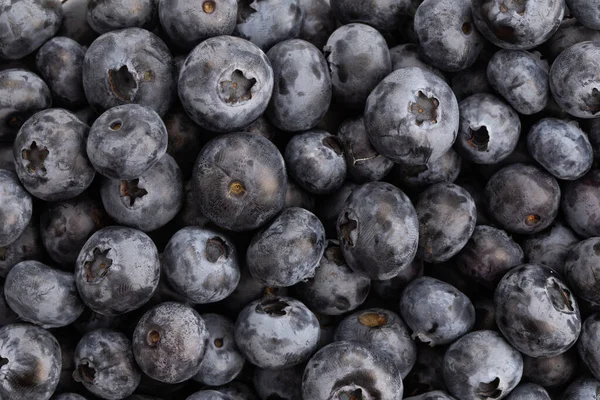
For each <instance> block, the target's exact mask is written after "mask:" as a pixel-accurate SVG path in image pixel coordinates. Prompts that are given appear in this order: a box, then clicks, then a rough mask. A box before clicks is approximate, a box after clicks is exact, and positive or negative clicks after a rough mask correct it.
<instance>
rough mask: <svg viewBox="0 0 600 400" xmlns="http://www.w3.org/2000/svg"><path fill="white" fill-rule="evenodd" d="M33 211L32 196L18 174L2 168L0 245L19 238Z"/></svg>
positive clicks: (5, 245) (0, 179)
mask: <svg viewBox="0 0 600 400" xmlns="http://www.w3.org/2000/svg"><path fill="white" fill-rule="evenodd" d="M32 213H33V202H32V200H31V196H30V195H29V193H27V192H26V191H25V189H23V186H21V182H19V179H18V178H17V176H16V175H15V174H14V173H12V172H10V171H7V170H5V169H0V219H1V220H2V224H0V247H2V248H3V247H7V246H9V245H10V244H11V243H13V242H15V241H16V240H17V239H19V237H20V236H21V235H22V234H23V232H25V229H26V228H27V225H28V224H29V221H30V220H31V215H32ZM4 253H5V252H4ZM5 257H6V253H5Z"/></svg>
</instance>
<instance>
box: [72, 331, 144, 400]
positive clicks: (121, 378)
mask: <svg viewBox="0 0 600 400" xmlns="http://www.w3.org/2000/svg"><path fill="white" fill-rule="evenodd" d="M74 359H75V371H73V378H74V379H75V380H76V381H77V382H81V383H82V384H83V386H85V388H86V389H87V390H89V391H90V392H92V393H93V394H94V395H96V396H99V397H101V398H103V399H109V400H118V399H122V398H124V397H127V396H129V395H130V394H132V393H133V392H134V391H135V389H136V388H137V387H138V385H139V383H140V379H141V377H142V373H141V371H140V370H139V368H138V366H137V365H136V363H135V359H134V358H133V349H132V346H131V342H130V341H129V339H128V338H127V337H126V336H125V335H124V334H122V333H120V332H116V331H111V330H108V329H98V330H95V331H92V332H89V333H87V334H85V335H84V336H83V337H82V338H81V340H80V341H79V343H78V344H77V348H76V349H75V357H74Z"/></svg>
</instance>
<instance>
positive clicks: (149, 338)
mask: <svg viewBox="0 0 600 400" xmlns="http://www.w3.org/2000/svg"><path fill="white" fill-rule="evenodd" d="M208 339H209V333H208V329H207V328H206V324H205V323H204V321H203V320H202V318H201V317H200V315H199V314H198V313H197V312H196V311H195V310H194V309H193V308H191V307H189V306H186V305H184V304H181V303H175V302H166V303H161V304H159V305H157V306H155V307H153V308H151V309H150V310H149V311H147V312H146V313H145V314H144V316H142V318H141V319H140V320H139V322H138V324H137V326H136V327H135V332H134V333H133V340H132V343H133V354H134V355H135V360H136V361H137V363H138V365H139V366H140V368H141V369H142V371H143V372H144V373H145V374H146V375H148V376H150V377H151V378H152V379H156V380H158V381H160V382H164V383H179V382H183V381H185V380H187V379H190V378H191V377H193V376H194V375H196V374H197V373H198V371H199V370H200V363H201V362H202V358H203V357H204V354H205V353H206V348H207V346H208Z"/></svg>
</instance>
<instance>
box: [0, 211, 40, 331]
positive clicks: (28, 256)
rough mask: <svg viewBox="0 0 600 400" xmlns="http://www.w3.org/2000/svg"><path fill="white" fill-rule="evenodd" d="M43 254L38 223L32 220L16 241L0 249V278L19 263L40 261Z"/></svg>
mask: <svg viewBox="0 0 600 400" xmlns="http://www.w3.org/2000/svg"><path fill="white" fill-rule="evenodd" d="M44 254H45V253H44V245H43V244H42V239H41V238H40V231H39V229H38V221H37V219H35V218H32V219H31V220H30V221H29V224H28V225H27V226H26V227H25V230H24V231H23V233H22V234H21V235H20V236H19V237H18V238H17V240H15V241H14V242H12V243H11V244H9V245H7V246H1V247H0V277H2V278H5V277H6V275H7V274H8V271H10V270H11V268H12V267H14V266H15V265H17V264H18V263H20V262H21V261H25V260H41V259H42V257H44ZM4 325H5V324H4Z"/></svg>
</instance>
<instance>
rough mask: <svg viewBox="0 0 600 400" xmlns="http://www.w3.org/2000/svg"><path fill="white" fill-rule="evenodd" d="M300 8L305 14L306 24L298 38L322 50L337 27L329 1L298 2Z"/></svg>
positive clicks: (304, 0)
mask: <svg viewBox="0 0 600 400" xmlns="http://www.w3.org/2000/svg"><path fill="white" fill-rule="evenodd" d="M298 6H300V8H301V9H302V12H303V13H304V22H303V23H302V28H301V29H300V35H299V36H298V38H299V39H302V40H306V41H307V42H310V43H312V44H314V45H315V46H316V47H317V48H318V49H322V48H323V46H325V43H327V39H328V38H329V35H331V33H333V31H334V30H335V27H336V20H335V17H334V16H333V13H332V12H331V8H330V7H329V1H327V0H298Z"/></svg>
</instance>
